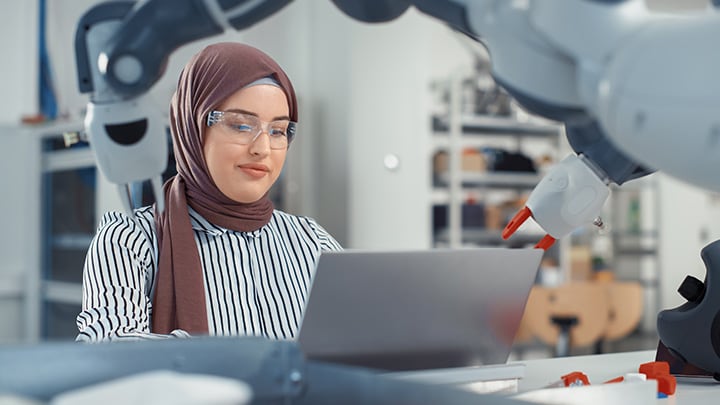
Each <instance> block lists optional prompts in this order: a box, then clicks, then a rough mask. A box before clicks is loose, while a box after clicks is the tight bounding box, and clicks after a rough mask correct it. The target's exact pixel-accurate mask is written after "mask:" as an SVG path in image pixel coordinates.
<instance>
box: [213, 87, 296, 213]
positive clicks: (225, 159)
mask: <svg viewBox="0 0 720 405" xmlns="http://www.w3.org/2000/svg"><path fill="white" fill-rule="evenodd" d="M216 110H217V111H233V112H242V113H245V114H249V115H254V116H257V117H258V118H259V119H260V120H261V121H263V122H264V123H268V122H271V121H276V120H287V119H289V118H288V115H289V107H288V102H287V98H286V97H285V93H284V92H283V90H282V89H280V88H279V87H276V86H272V85H268V84H262V85H255V86H252V87H247V88H244V89H240V90H238V91H236V92H235V93H233V94H232V95H231V96H230V97H228V98H227V99H226V100H225V101H224V102H223V103H222V104H220V105H219V106H218V107H217V108H216ZM264 129H267V128H264ZM235 136H236V134H234V133H233V131H232V130H230V129H229V128H227V127H226V126H225V125H222V124H220V125H218V124H215V125H212V126H210V127H206V133H205V143H204V145H203V154H204V155H205V162H206V163H207V166H208V170H210V176H211V177H212V179H213V181H214V182H215V185H216V186H217V187H218V188H219V189H220V191H221V192H222V193H223V194H225V196H227V197H228V198H230V199H232V200H234V201H237V202H240V203H251V202H255V201H257V200H259V199H260V197H262V196H263V195H265V193H267V192H268V190H269V189H270V187H271V186H272V185H273V184H274V183H275V181H276V180H277V178H278V176H280V171H282V168H283V165H284V164H285V156H286V154H287V148H282V149H272V148H270V138H269V135H268V133H267V132H266V131H265V130H263V132H262V133H261V134H260V135H259V136H258V137H257V138H255V140H254V141H252V142H250V143H249V144H247V145H242V144H239V143H238V142H237V139H236V138H234V137H235Z"/></svg>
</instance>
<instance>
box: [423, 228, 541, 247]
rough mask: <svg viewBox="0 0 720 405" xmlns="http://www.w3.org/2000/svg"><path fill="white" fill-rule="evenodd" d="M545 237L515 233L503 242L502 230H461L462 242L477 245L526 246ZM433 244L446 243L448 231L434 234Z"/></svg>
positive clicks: (444, 230)
mask: <svg viewBox="0 0 720 405" xmlns="http://www.w3.org/2000/svg"><path fill="white" fill-rule="evenodd" d="M544 236H545V234H544V233H522V232H517V233H515V234H513V236H512V237H511V238H510V239H508V240H505V239H503V238H502V230H500V229H485V228H463V229H462V242H463V243H474V244H479V245H528V244H533V245H534V244H536V243H538V242H539V241H540V239H542V238H543V237H544ZM435 242H440V243H448V242H449V231H448V230H447V229H443V230H440V231H437V232H436V233H435Z"/></svg>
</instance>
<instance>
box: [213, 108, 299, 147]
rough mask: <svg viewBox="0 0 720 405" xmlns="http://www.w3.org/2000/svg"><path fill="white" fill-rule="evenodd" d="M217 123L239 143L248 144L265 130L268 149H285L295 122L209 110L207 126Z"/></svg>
mask: <svg viewBox="0 0 720 405" xmlns="http://www.w3.org/2000/svg"><path fill="white" fill-rule="evenodd" d="M217 123H221V124H223V126H224V127H225V128H227V129H228V130H229V131H228V133H229V134H231V135H232V136H233V140H234V141H235V142H237V143H238V144H240V145H249V144H251V143H253V142H255V139H257V137H258V136H260V134H262V133H263V132H267V134H268V137H269V139H270V149H285V148H287V147H288V144H290V141H292V139H293V137H294V136H295V128H296V126H297V122H294V121H290V120H275V121H272V122H265V121H262V120H261V119H260V118H258V117H256V116H254V115H250V114H245V113H241V112H234V111H216V110H213V111H210V114H208V118H207V126H208V127H211V126H213V125H215V124H217Z"/></svg>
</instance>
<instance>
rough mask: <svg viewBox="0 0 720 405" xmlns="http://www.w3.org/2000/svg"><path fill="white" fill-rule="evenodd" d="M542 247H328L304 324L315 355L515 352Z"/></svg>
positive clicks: (424, 358)
mask: <svg viewBox="0 0 720 405" xmlns="http://www.w3.org/2000/svg"><path fill="white" fill-rule="evenodd" d="M542 254H543V251H542V250H539V249H507V248H462V249H432V250H417V251H358V250H356V251H353V250H346V251H342V252H328V253H324V254H323V255H322V256H321V257H320V260H319V262H318V267H317V271H316V274H315V279H314V281H313V285H312V288H311V290H310V295H309V297H308V303H307V307H306V309H305V314H304V317H303V321H302V325H301V327H300V331H299V333H298V341H299V344H300V347H301V349H302V350H303V352H304V353H305V355H306V356H307V358H308V359H310V360H319V361H328V362H333V363H341V364H348V365H355V366H363V367H371V368H377V369H383V370H393V371H398V370H420V369H434V368H449V367H466V366H477V365H487V364H500V363H505V362H506V361H507V358H508V355H509V354H510V350H511V347H512V342H513V339H514V337H515V333H516V331H517V328H518V326H519V324H520V320H521V318H522V314H523V311H524V309H525V303H526V301H527V297H528V294H529V292H530V288H531V286H532V284H533V282H534V280H535V275H536V273H537V269H538V266H539V263H540V259H541V258H542Z"/></svg>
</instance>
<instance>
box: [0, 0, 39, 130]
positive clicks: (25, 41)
mask: <svg viewBox="0 0 720 405" xmlns="http://www.w3.org/2000/svg"><path fill="white" fill-rule="evenodd" d="M37 20H38V8H37V4H36V2H35V1H20V2H17V1H3V2H0V50H2V57H3V59H4V61H3V62H2V65H3V68H2V78H0V93H1V94H2V97H0V124H2V123H17V122H19V120H20V117H21V116H23V115H26V114H34V113H37V102H36V100H37V97H36V94H37V79H36V78H37V71H38V70H37V63H35V61H36V60H37V56H36V55H37V31H36V26H37V25H36V24H37Z"/></svg>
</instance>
